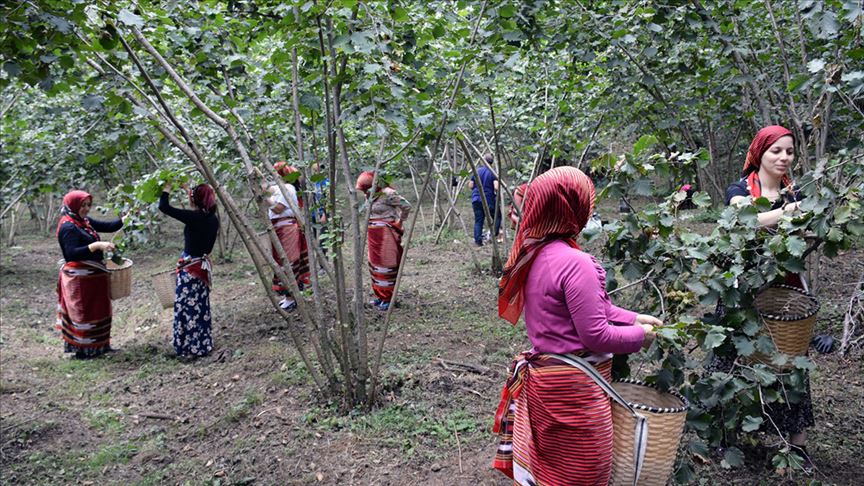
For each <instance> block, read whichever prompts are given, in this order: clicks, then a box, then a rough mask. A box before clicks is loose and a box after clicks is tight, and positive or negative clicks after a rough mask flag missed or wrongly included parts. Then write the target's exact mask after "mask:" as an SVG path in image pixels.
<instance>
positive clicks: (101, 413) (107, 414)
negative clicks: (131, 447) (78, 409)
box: [85, 408, 126, 434]
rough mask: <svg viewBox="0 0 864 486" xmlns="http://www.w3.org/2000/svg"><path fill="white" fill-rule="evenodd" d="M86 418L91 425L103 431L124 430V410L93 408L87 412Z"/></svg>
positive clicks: (117, 431)
mask: <svg viewBox="0 0 864 486" xmlns="http://www.w3.org/2000/svg"><path fill="white" fill-rule="evenodd" d="M85 419H86V420H87V423H88V424H89V425H90V427H92V428H94V429H96V430H99V431H101V432H108V433H112V434H116V433H120V432H123V430H124V429H125V428H126V426H125V425H124V424H123V420H122V419H123V412H121V411H120V410H117V409H114V408H93V409H90V410H87V411H86V412H85Z"/></svg>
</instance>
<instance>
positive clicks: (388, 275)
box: [356, 172, 411, 311]
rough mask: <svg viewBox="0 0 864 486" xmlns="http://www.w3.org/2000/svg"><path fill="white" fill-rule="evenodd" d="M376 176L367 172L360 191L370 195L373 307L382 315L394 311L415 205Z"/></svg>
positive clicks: (369, 235) (368, 233)
mask: <svg viewBox="0 0 864 486" xmlns="http://www.w3.org/2000/svg"><path fill="white" fill-rule="evenodd" d="M374 177H375V174H374V173H372V172H363V173H362V174H360V177H358V178H357V184H356V188H357V189H358V190H360V191H363V193H365V194H366V198H367V201H368V204H370V205H371V207H370V208H369V226H368V229H367V233H366V234H367V236H368V240H369V242H368V246H369V273H370V274H371V275H372V291H373V292H374V293H375V299H374V300H373V301H372V302H370V304H371V305H372V306H374V307H376V308H377V309H378V310H380V311H386V310H387V309H389V308H390V301H391V300H392V299H393V289H394V286H395V285H396V277H397V276H398V273H399V263H400V262H401V261H402V221H404V220H405V218H407V217H408V212H409V211H411V204H410V203H409V202H408V201H406V200H405V198H403V197H402V196H400V195H399V194H397V193H396V190H395V189H393V188H392V187H389V186H387V187H380V185H379V184H377V183H376V188H375V193H374V194H369V190H370V189H372V180H373V179H374Z"/></svg>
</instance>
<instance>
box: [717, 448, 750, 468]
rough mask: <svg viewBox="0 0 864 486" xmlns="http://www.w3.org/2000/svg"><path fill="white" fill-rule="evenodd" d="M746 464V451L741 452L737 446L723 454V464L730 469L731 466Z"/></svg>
mask: <svg viewBox="0 0 864 486" xmlns="http://www.w3.org/2000/svg"><path fill="white" fill-rule="evenodd" d="M743 464H744V453H743V452H741V450H740V449H738V448H737V447H730V448H728V449H726V452H725V453H724V454H723V461H722V462H721V465H722V466H723V467H724V468H726V469H729V468H730V467H738V466H741V465H743Z"/></svg>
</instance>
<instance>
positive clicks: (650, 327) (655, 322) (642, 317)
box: [634, 314, 663, 349]
mask: <svg viewBox="0 0 864 486" xmlns="http://www.w3.org/2000/svg"><path fill="white" fill-rule="evenodd" d="M634 325H636V326H639V327H641V328H642V329H643V330H644V331H645V339H644V340H643V341H642V348H643V349H648V347H649V346H651V343H653V342H654V337H655V336H654V327H655V326H662V325H663V321H661V320H660V319H657V318H656V317H654V316H649V315H647V314H639V315H638V316H636V321H635V322H634Z"/></svg>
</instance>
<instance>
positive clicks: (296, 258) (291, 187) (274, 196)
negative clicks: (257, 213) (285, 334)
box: [267, 162, 310, 311]
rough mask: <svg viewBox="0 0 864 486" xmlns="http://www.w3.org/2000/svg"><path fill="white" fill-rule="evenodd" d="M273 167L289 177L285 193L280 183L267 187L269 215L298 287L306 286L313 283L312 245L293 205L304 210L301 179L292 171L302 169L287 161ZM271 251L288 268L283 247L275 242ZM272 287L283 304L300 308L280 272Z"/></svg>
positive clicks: (283, 306)
mask: <svg viewBox="0 0 864 486" xmlns="http://www.w3.org/2000/svg"><path fill="white" fill-rule="evenodd" d="M273 168H274V169H275V170H276V172H277V173H278V174H279V176H280V177H282V178H283V180H284V181H285V184H284V185H283V188H284V190H285V193H284V194H283V192H282V189H283V188H280V187H279V185H277V184H274V185H272V186H270V187H269V188H268V189H267V192H268V194H269V199H268V203H269V205H270V209H269V211H268V216H269V217H270V222H271V223H272V224H273V229H274V230H275V231H276V236H277V237H278V238H279V243H280V245H281V246H282V250H283V251H284V252H285V256H287V257H288V261H289V263H290V264H291V272H293V274H294V279H295V280H296V282H297V287H298V288H299V289H300V290H303V289H304V288H306V286H307V285H309V284H310V280H309V278H310V275H309V246H308V244H307V243H306V234H305V233H304V232H303V230H302V229H300V224H299V223H298V219H297V216H296V215H295V214H294V209H293V208H297V209H298V210H302V208H303V198H302V197H298V196H297V191H298V190H299V189H300V179H299V178H295V179H293V182H289V180H291V178H292V176H291V174H294V173H298V175H299V171H298V170H297V169H296V168H295V167H293V166H290V165H288V164H286V163H285V162H277V163H276V164H275V165H274V166H273ZM295 177H296V176H295ZM286 197H287V199H286ZM289 201H290V202H289ZM270 251H271V254H272V255H273V259H274V260H276V263H278V264H279V265H280V266H282V267H285V268H286V271H287V266H286V262H283V261H282V255H281V254H280V252H279V250H278V249H277V248H276V247H274V246H272V244H271V248H270ZM289 275H290V274H289ZM272 289H273V291H274V292H276V293H277V294H279V295H281V296H282V300H281V301H279V306H280V307H282V308H283V309H285V310H288V311H292V310H294V309H296V308H297V301H296V300H295V296H293V295H291V286H290V284H289V283H288V282H282V281H281V280H280V279H279V277H278V276H277V275H273V286H272Z"/></svg>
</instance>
